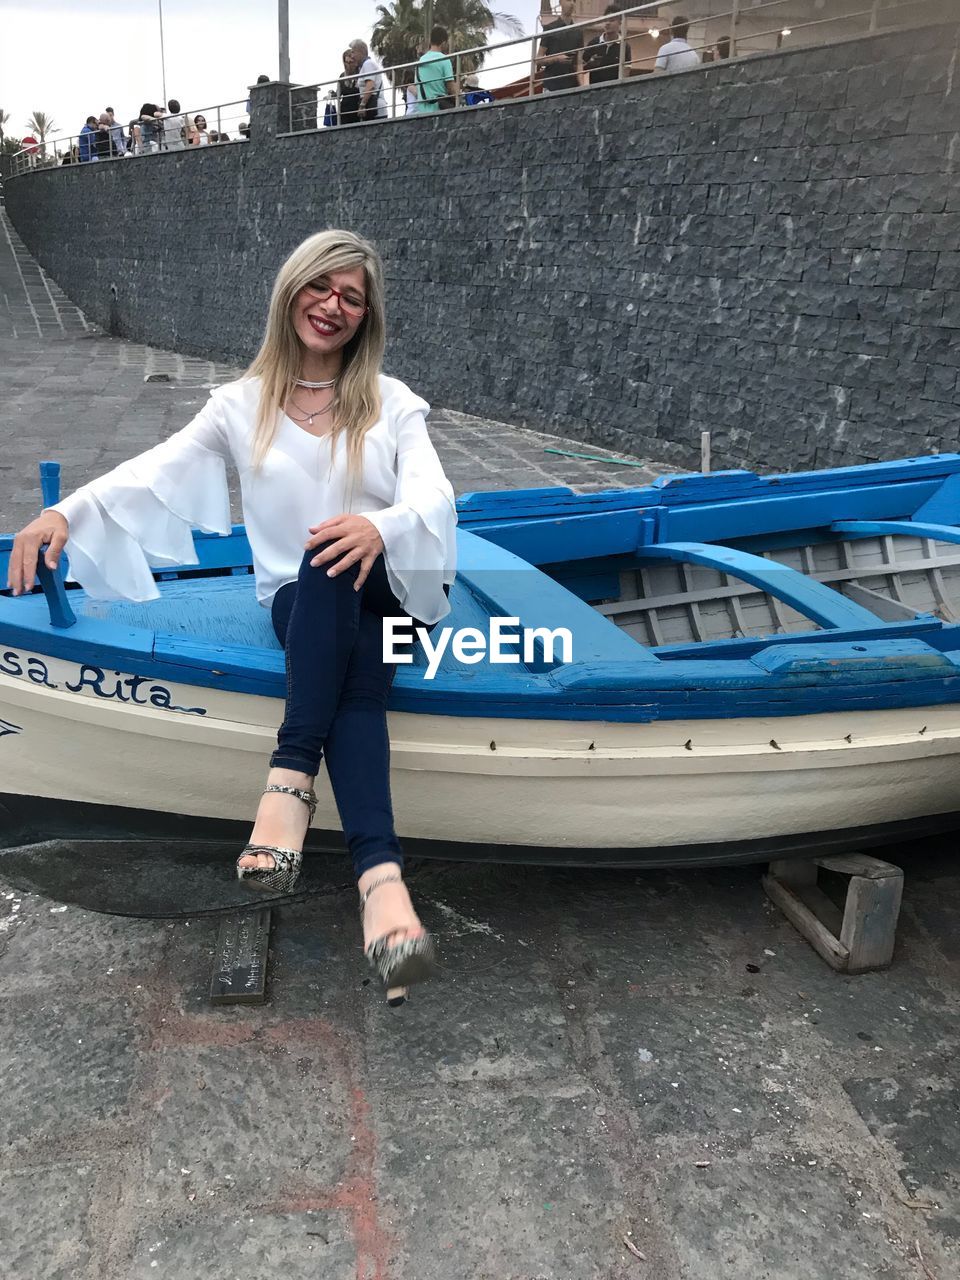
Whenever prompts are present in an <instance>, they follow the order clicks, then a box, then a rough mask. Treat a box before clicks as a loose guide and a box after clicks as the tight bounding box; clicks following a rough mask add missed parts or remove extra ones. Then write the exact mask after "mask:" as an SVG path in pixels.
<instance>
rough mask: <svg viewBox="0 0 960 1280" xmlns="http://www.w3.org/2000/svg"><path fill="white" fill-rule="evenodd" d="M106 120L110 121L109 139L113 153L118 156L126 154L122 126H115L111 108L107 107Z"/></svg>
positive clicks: (114, 117)
mask: <svg viewBox="0 0 960 1280" xmlns="http://www.w3.org/2000/svg"><path fill="white" fill-rule="evenodd" d="M106 112H107V118H108V119H109V121H110V138H111V143H112V146H113V150H114V153H115V154H116V155H118V156H125V155H126V154H127V140H126V138H125V137H124V136H123V125H122V124H117V117H116V116H115V115H114V112H113V107H107V108H106Z"/></svg>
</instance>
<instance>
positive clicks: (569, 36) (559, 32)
mask: <svg viewBox="0 0 960 1280" xmlns="http://www.w3.org/2000/svg"><path fill="white" fill-rule="evenodd" d="M575 7H576V5H575V0H560V17H559V18H557V20H556V22H550V23H548V24H547V26H545V27H544V28H543V35H542V36H541V37H540V47H539V49H538V50H537V70H538V71H542V72H543V73H544V75H543V91H544V93H559V92H560V91H561V90H562V89H578V88H579V87H580V75H579V72H580V59H581V51H582V49H583V31H582V29H581V28H580V27H574V26H573V11H574V8H575Z"/></svg>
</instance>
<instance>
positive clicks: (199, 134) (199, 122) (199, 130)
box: [187, 113, 210, 147]
mask: <svg viewBox="0 0 960 1280" xmlns="http://www.w3.org/2000/svg"><path fill="white" fill-rule="evenodd" d="M209 143H210V135H209V133H207V118H206V116H203V115H200V114H199V113H198V114H197V115H195V116H194V117H193V119H192V120H191V119H190V117H189V116H187V145H188V146H190V147H206V146H208V145H209Z"/></svg>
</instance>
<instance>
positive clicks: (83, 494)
mask: <svg viewBox="0 0 960 1280" xmlns="http://www.w3.org/2000/svg"><path fill="white" fill-rule="evenodd" d="M380 391H381V395H382V399H383V407H382V410H381V413H380V417H379V419H378V420H377V422H376V423H375V424H374V426H373V427H371V429H370V430H369V431H368V432H367V434H366V436H365V437H364V461H363V474H362V476H360V477H359V478H358V479H357V480H356V481H354V482H353V484H352V485H351V483H350V482H349V479H348V475H347V464H346V439H345V437H344V435H343V434H342V433H341V435H340V437H339V439H338V440H337V446H336V449H335V450H334V451H333V457H331V449H330V439H329V437H328V436H324V437H317V436H312V435H310V434H308V432H306V431H304V430H302V429H301V428H300V427H298V426H297V424H296V423H295V422H293V421H292V419H290V418H288V417H287V416H286V414H281V417H280V426H279V428H278V431H277V435H276V437H275V439H274V442H273V445H272V446H271V448H270V451H269V452H268V454H267V456H266V458H265V459H264V462H263V465H262V466H261V468H260V469H259V470H254V467H253V463H252V445H253V431H254V422H255V419H256V412H257V403H258V399H259V394H260V380H259V379H258V378H246V379H241V380H239V381H237V382H228V383H226V384H225V385H224V386H222V387H217V388H216V390H214V391H213V392H212V393H211V395H210V399H209V400H208V401H207V403H206V404H205V405H204V407H203V408H202V409H201V410H200V412H199V413H198V414H197V416H196V417H195V418H194V419H193V421H192V422H190V423H188V425H187V426H185V427H184V428H183V430H182V431H178V432H177V433H176V434H175V435H173V436H171V437H170V438H169V439H168V440H165V441H164V442H163V443H162V444H158V445H157V446H156V447H155V448H153V449H148V450H147V451H146V452H145V453H141V454H139V455H138V456H137V457H136V458H131V459H130V461H129V462H124V463H121V464H120V466H119V467H116V468H115V469H114V470H113V471H110V472H108V473H107V474H106V475H104V476H100V477H99V479H97V480H93V481H91V482H90V484H86V485H84V486H83V487H82V488H80V489H78V490H77V491H76V493H74V494H71V495H70V497H69V498H65V499H64V500H63V501H62V502H58V503H57V504H56V505H55V506H54V508H53V510H55V511H60V512H61V513H62V514H63V515H64V516H65V517H66V518H67V521H68V522H69V525H70V532H69V537H68V540H67V547H66V550H67V554H68V556H69V559H70V575H71V579H72V580H74V581H77V582H79V583H81V584H82V586H83V587H84V589H85V590H86V592H87V593H88V594H89V595H90V596H93V597H94V598H95V599H99V600H154V599H156V598H157V597H158V596H159V594H160V593H159V591H158V590H157V586H156V583H155V582H154V580H153V576H152V574H151V572H150V569H151V566H152V567H153V568H166V567H170V566H171V565H181V564H196V563H197V554H196V550H195V548H194V545H193V538H192V537H191V533H190V530H191V527H192V526H194V525H196V526H198V527H199V528H201V529H203V530H204V531H205V532H207V533H220V534H227V533H229V532H230V528H231V522H230V496H229V492H228V489H227V472H226V467H227V463H231V464H232V465H233V466H234V467H235V468H236V469H237V472H238V473H239V477H240V490H241V496H242V502H243V515H244V520H245V523H246V530H247V537H248V539H249V541H250V549H251V551H252V553H253V568H254V573H255V575H256V585H257V599H258V600H259V601H260V603H261V604H262V605H265V606H269V605H270V603H271V601H272V600H273V597H274V595H275V594H276V593H277V591H278V590H279V589H280V587H282V586H283V585H284V584H285V583H288V582H296V580H297V575H298V573H299V571H300V563H301V561H302V559H303V554H304V543H305V542H306V540H307V538H309V536H310V534H309V528H310V526H311V525H315V524H319V523H320V521H322V520H328V519H330V518H331V517H332V516H338V515H341V514H343V513H344V512H349V513H353V514H356V515H362V516H366V518H367V519H368V520H369V521H370V522H371V523H372V524H374V525H375V526H376V527H377V530H378V531H379V533H380V536H381V538H382V539H383V545H384V562H385V566H386V571H387V579H388V581H389V583H390V587H391V589H392V591H393V593H394V595H395V596H396V597H397V599H398V600H399V601H400V603H401V605H402V606H403V608H404V609H405V610H406V612H407V613H409V614H410V616H411V617H414V618H418V619H419V620H420V621H421V622H425V623H434V622H437V621H439V620H440V618H442V617H444V616H445V615H446V614H447V613H449V612H450V605H449V603H448V602H447V598H446V596H445V594H444V591H443V584H444V583H451V582H453V579H454V576H455V571H456V524H457V512H456V506H455V505H454V494H453V489H452V487H451V485H450V482H449V481H448V480H447V478H446V476H445V475H444V473H443V467H442V466H441V464H440V459H439V458H438V456H437V452H436V450H435V449H434V447H433V445H432V443H431V442H430V437H429V435H428V434H427V425H426V421H425V419H426V415H427V414H428V413H429V411H430V406H429V405H428V404H427V402H426V401H425V400H421V399H420V397H419V396H416V395H414V393H413V392H412V391H411V390H410V388H409V387H407V386H406V385H405V384H404V383H402V382H400V381H398V380H397V379H396V378H388V377H385V376H384V375H382V374H381V376H380Z"/></svg>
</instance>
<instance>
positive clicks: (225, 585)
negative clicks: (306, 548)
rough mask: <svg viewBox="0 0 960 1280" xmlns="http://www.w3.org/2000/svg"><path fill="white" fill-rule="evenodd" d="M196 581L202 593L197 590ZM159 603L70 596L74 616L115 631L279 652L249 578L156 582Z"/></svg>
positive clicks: (250, 576) (268, 616)
mask: <svg viewBox="0 0 960 1280" xmlns="http://www.w3.org/2000/svg"><path fill="white" fill-rule="evenodd" d="M201 582H202V591H198V587H199V586H200V585H201ZM157 587H158V588H159V591H160V599H159V600H147V601H145V602H144V603H141V604H137V603H135V602H133V601H129V600H90V599H89V598H88V597H87V596H86V595H85V594H84V593H82V592H79V591H77V592H74V591H71V592H70V595H69V599H70V603H71V605H73V608H74V611H75V612H76V614H77V615H78V617H82V618H108V619H109V620H110V621H111V622H115V623H118V624H119V625H121V626H128V627H144V628H146V629H147V630H148V631H159V632H163V633H166V634H167V635H175V636H196V637H197V638H198V639H204V640H213V641H218V642H220V643H228V644H243V645H252V646H254V647H255V648H258V649H279V648H280V645H279V644H278V643H277V637H276V636H275V635H274V634H273V626H272V624H271V622H270V610H269V609H264V608H263V607H262V605H259V604H258V603H257V596H256V589H255V584H254V579H253V575H252V574H243V575H239V576H237V577H223V578H204V579H201V580H198V579H196V578H193V579H190V578H186V579H175V580H173V581H170V582H158V583H157Z"/></svg>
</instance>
